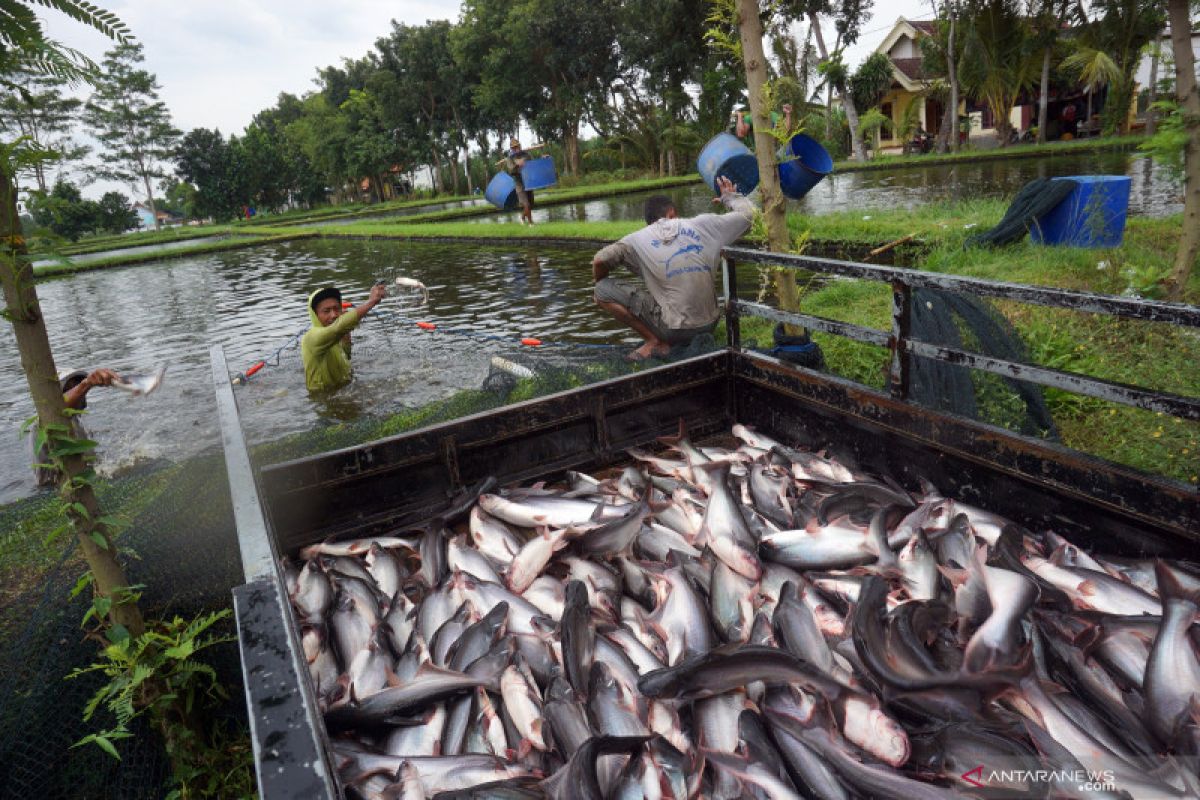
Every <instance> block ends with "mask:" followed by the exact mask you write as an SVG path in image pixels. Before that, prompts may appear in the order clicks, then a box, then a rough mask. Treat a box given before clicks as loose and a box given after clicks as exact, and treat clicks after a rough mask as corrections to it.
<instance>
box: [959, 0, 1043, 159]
mask: <svg viewBox="0 0 1200 800" xmlns="http://www.w3.org/2000/svg"><path fill="white" fill-rule="evenodd" d="M965 11H966V15H965V18H964V20H963V21H964V22H965V23H966V27H967V30H966V36H965V41H964V47H963V55H964V57H965V59H964V63H963V67H962V75H961V77H962V82H963V85H964V86H965V87H966V88H967V90H968V91H969V92H971V94H972V95H973V96H974V97H975V98H976V99H977V100H979V101H981V102H983V103H985V104H986V105H987V107H988V109H989V110H990V111H991V112H992V117H993V119H995V121H996V134H997V136H999V137H1000V146H1001V147H1003V146H1005V145H1006V144H1008V141H1009V132H1010V131H1011V130H1012V125H1011V123H1010V122H1009V119H1008V116H1009V114H1010V112H1011V111H1012V107H1013V105H1014V103H1016V100H1017V96H1018V95H1020V94H1021V92H1022V91H1024V90H1025V89H1027V88H1029V87H1030V86H1032V85H1033V76H1034V70H1035V65H1036V64H1037V58H1036V55H1037V53H1036V51H1035V47H1034V39H1033V37H1032V36H1031V35H1030V30H1029V23H1028V22H1027V21H1026V20H1025V18H1024V16H1023V15H1022V13H1021V6H1020V4H1019V2H1018V0H975V2H968V3H967V4H966V8H965Z"/></svg>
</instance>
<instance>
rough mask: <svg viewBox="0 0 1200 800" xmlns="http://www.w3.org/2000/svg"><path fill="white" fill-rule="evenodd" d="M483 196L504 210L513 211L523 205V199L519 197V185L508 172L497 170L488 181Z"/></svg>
mask: <svg viewBox="0 0 1200 800" xmlns="http://www.w3.org/2000/svg"><path fill="white" fill-rule="evenodd" d="M483 196H484V197H486V198H487V201H488V202H489V203H491V204H492V205H494V206H495V207H496V208H499V209H500V210H502V211H513V210H515V209H517V208H519V207H520V205H521V201H520V200H518V199H517V185H516V184H515V183H513V179H512V176H511V175H509V174H508V173H507V172H497V173H496V176H495V177H494V178H492V180H491V181H490V182H489V183H488V185H487V189H485V190H484V192H483Z"/></svg>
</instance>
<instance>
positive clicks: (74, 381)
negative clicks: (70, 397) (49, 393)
mask: <svg viewBox="0 0 1200 800" xmlns="http://www.w3.org/2000/svg"><path fill="white" fill-rule="evenodd" d="M87 376H88V371H87V370H86V369H65V370H62V371H61V372H59V373H58V385H59V388H60V390H61V391H62V393H63V394H66V393H67V392H69V391H71V390H72V389H74V388H75V387H76V386H78V385H79V384H81V383H83V381H84V379H86V378H87ZM79 408H81V409H84V408H87V398H86V397H85V398H83V399H82V400H80V401H79Z"/></svg>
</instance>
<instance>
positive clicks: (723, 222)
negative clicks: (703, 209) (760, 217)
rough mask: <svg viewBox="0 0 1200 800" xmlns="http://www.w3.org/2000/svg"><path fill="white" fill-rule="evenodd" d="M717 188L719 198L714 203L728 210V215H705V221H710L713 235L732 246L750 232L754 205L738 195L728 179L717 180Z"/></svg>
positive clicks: (715, 198) (714, 199)
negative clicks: (719, 192)
mask: <svg viewBox="0 0 1200 800" xmlns="http://www.w3.org/2000/svg"><path fill="white" fill-rule="evenodd" d="M717 188H718V189H720V190H721V195H720V196H719V197H714V198H713V202H714V203H720V204H721V205H723V206H725V208H727V209H729V211H730V212H731V213H728V214H705V215H704V218H705V219H706V220H711V224H712V226H713V234H714V235H715V236H716V237H717V239H719V240H720V241H722V242H724V243H725V244H732V243H734V242H736V241H737V240H738V239H740V238H741V237H742V235H743V234H744V233H745V232H746V231H748V230H750V225H751V224H752V223H753V222H754V203H751V202H750V200H749V199H748V198H746V197H745V196H744V195H742V194H740V193H739V192H738V190H737V188H736V187H735V186H734V185H733V181H731V180H729V179H728V178H724V177H722V178H717Z"/></svg>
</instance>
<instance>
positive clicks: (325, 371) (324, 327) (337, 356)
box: [300, 283, 387, 392]
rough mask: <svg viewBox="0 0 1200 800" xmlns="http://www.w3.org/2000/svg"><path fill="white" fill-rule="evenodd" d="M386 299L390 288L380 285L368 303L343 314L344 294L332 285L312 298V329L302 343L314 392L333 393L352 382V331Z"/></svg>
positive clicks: (308, 381)
mask: <svg viewBox="0 0 1200 800" xmlns="http://www.w3.org/2000/svg"><path fill="white" fill-rule="evenodd" d="M385 297H387V289H385V288H384V286H383V284H382V283H377V284H375V285H374V286H372V287H371V295H370V297H369V298H368V299H367V302H365V303H363V304H362V305H360V306H358V307H357V308H351V309H347V310H345V312H344V313H343V310H342V293H341V292H340V291H339V290H338V289H336V288H334V287H332V286H327V287H325V288H324V289H318V290H317V291H315V292H313V293H312V294H310V295H309V296H308V317H309V319H310V320H312V327H311V328H309V329H308V331H307V332H306V333H305V334H304V338H302V339H301V340H300V355H301V357H302V358H303V359H304V382H305V384H307V385H308V390H309V391H310V392H326V391H332V390H333V389H340V388H341V387H343V386H345V385H346V384H347V383H349V382H350V376H351V373H350V331H352V330H354V329H355V328H357V327H358V323H359V322H361V321H362V318H363V317H365V316H366V315H367V314H368V313H369V312H370V311H371V309H373V308H374V307H375V306H376V305H378V304H379V301H380V300H382V299H383V298H385Z"/></svg>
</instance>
